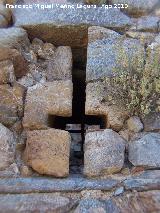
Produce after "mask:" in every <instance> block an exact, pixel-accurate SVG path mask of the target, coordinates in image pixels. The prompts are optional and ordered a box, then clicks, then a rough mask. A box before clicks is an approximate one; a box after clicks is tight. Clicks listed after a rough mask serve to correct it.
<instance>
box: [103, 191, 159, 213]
mask: <svg viewBox="0 0 160 213" xmlns="http://www.w3.org/2000/svg"><path fill="white" fill-rule="evenodd" d="M159 201H160V191H149V192H139V193H136V192H133V193H127V194H125V195H124V196H119V197H116V198H112V199H109V200H108V201H107V202H106V212H107V213H118V212H123V213H125V212H131V213H135V212H137V213H141V212H159V211H160V206H159Z"/></svg>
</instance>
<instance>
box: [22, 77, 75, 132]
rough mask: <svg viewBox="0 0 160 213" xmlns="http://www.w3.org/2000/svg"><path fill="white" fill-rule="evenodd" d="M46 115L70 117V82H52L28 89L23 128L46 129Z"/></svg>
mask: <svg viewBox="0 0 160 213" xmlns="http://www.w3.org/2000/svg"><path fill="white" fill-rule="evenodd" d="M48 115H57V116H62V117H69V116H71V115H72V82H71V81H69V80H68V81H54V82H47V83H43V84H36V85H35V86H33V87H30V88H28V91H27V96H26V104H25V111H24V118H23V126H24V127H25V128H28V129H46V128H47V126H48Z"/></svg>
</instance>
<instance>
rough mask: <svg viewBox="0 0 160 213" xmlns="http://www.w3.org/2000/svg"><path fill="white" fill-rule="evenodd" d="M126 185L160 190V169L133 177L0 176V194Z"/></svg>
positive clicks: (130, 187) (129, 188)
mask: <svg viewBox="0 0 160 213" xmlns="http://www.w3.org/2000/svg"><path fill="white" fill-rule="evenodd" d="M120 186H124V188H125V191H130V190H136V191H139V192H140V191H148V190H160V170H154V171H152V170H151V171H145V172H143V173H142V174H137V175H135V176H132V177H129V176H128V177H127V176H123V177H119V176H117V175H114V176H112V177H108V179H87V178H84V177H82V176H79V175H75V176H74V175H73V176H71V177H68V178H65V179H57V178H51V177H32V178H6V179H2V178H0V194H8V193H10V194H18V193H19V194H26V193H53V192H81V191H83V190H102V191H112V190H115V189H116V188H118V187H120Z"/></svg>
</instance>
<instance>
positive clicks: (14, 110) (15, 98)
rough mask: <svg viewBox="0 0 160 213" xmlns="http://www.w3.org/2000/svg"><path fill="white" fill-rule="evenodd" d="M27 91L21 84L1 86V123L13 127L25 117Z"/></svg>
mask: <svg viewBox="0 0 160 213" xmlns="http://www.w3.org/2000/svg"><path fill="white" fill-rule="evenodd" d="M24 92H25V89H24V88H23V87H22V86H20V85H19V84H16V83H15V84H14V85H13V87H11V86H9V85H7V84H6V85H0V97H1V98H0V122H1V123H3V124H4V125H5V126H7V127H11V126H12V125H13V124H14V123H16V121H17V120H18V119H19V118H22V116H23V98H24Z"/></svg>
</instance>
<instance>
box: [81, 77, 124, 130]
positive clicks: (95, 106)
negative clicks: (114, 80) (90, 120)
mask: <svg viewBox="0 0 160 213" xmlns="http://www.w3.org/2000/svg"><path fill="white" fill-rule="evenodd" d="M105 98H106V94H105V83H104V82H101V81H99V82H95V83H88V84H87V87H86V103H85V114H86V115H99V116H100V115H101V116H103V117H104V122H105V126H106V127H107V128H112V129H113V130H115V131H120V130H121V129H122V127H123V125H124V121H125V120H126V119H127V117H128V112H127V111H126V110H125V108H124V107H123V105H122V106H120V105H119V106H116V105H109V104H108V103H107V102H105V101H104V100H105Z"/></svg>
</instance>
